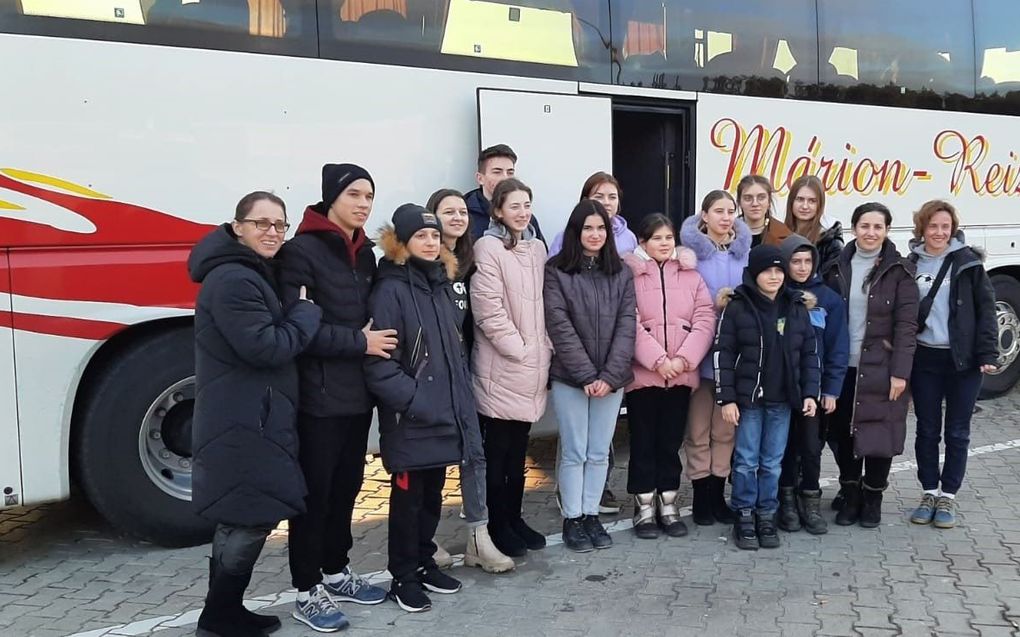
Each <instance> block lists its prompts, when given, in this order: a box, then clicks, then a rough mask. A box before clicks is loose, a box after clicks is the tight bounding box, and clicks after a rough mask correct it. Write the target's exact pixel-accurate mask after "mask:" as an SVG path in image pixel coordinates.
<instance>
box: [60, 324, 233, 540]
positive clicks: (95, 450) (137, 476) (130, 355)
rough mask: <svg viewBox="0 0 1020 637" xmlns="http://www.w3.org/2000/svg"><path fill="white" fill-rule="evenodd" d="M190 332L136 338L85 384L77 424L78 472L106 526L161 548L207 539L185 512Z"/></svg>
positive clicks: (206, 529)
mask: <svg viewBox="0 0 1020 637" xmlns="http://www.w3.org/2000/svg"><path fill="white" fill-rule="evenodd" d="M194 352H195V345H194V332H193V330H191V329H183V328H182V329H174V330H168V331H166V332H162V333H159V334H156V335H154V336H151V337H147V338H144V339H141V340H139V341H137V342H136V343H134V344H133V345H132V346H131V347H130V348H128V349H127V350H125V351H124V352H122V353H121V354H120V355H119V356H117V357H116V358H115V359H113V360H111V361H109V362H108V364H107V365H106V367H105V369H103V370H102V371H101V375H100V377H99V378H97V379H96V380H95V381H94V382H92V383H91V384H90V389H89V393H88V395H87V396H85V397H84V402H83V403H81V404H82V405H83V409H82V412H81V417H80V419H79V421H78V423H77V424H78V430H77V436H76V442H77V448H76V449H75V451H76V453H77V456H76V466H77V469H78V477H79V479H80V481H81V483H82V486H83V488H84V490H85V493H86V494H87V495H88V497H89V499H90V500H91V501H92V504H93V505H94V506H95V507H96V509H98V510H99V512H100V513H102V514H103V516H104V517H106V519H107V520H109V521H110V522H111V523H112V524H113V525H114V526H116V527H118V528H119V529H121V530H124V531H126V532H128V533H130V534H132V535H136V536H138V537H141V538H144V539H146V540H150V541H152V542H155V543H157V544H161V545H163V546H175V547H176V546H193V545H195V544H202V543H204V542H207V541H208V540H209V538H210V537H211V536H212V529H213V524H212V523H211V522H209V521H207V520H203V519H202V518H200V517H198V516H197V515H195V513H194V512H193V511H192V509H191V417H192V412H193V410H194V403H195V376H194V374H195V354H194Z"/></svg>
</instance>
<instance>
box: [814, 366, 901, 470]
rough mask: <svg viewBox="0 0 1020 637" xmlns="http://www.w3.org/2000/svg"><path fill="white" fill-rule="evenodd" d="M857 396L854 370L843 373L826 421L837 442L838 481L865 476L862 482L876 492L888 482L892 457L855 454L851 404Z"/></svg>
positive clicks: (849, 369) (852, 406)
mask: <svg viewBox="0 0 1020 637" xmlns="http://www.w3.org/2000/svg"><path fill="white" fill-rule="evenodd" d="M856 395H857V368H855V367H850V368H847V370H846V380H844V381H843V391H842V392H841V393H840V395H839V400H838V401H837V402H836V411H835V412H833V414H832V416H831V418H830V419H829V429H830V435H831V436H832V438H833V439H834V440H835V442H836V464H838V465H839V481H840V482H852V481H856V480H860V479H861V475H862V474H863V476H864V482H865V483H867V485H868V486H870V487H874V488H876V489H884V488H885V487H886V485H887V484H888V483H889V469H890V468H891V467H892V458H877V457H873V456H868V457H865V458H858V457H856V456H855V455H854V438H853V426H852V424H851V421H852V420H853V413H854V401H855V400H856Z"/></svg>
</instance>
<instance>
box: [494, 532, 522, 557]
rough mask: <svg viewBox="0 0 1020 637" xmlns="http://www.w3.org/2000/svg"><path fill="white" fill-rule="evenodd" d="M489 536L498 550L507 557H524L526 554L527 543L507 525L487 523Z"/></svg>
mask: <svg viewBox="0 0 1020 637" xmlns="http://www.w3.org/2000/svg"><path fill="white" fill-rule="evenodd" d="M489 537H490V538H491V539H492V543H493V544H495V545H496V548H498V549H499V552H500V553H502V554H503V555H506V556H507V557H524V556H525V555H527V554H528V545H527V544H525V543H524V540H523V539H521V536H519V535H517V533H515V532H514V530H513V529H511V528H510V527H509V526H493V525H492V524H489Z"/></svg>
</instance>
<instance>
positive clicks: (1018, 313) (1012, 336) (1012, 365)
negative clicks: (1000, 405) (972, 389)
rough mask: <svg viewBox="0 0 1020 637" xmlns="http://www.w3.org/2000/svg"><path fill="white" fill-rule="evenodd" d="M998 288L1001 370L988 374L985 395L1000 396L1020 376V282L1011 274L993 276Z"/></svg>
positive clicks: (996, 293)
mask: <svg viewBox="0 0 1020 637" xmlns="http://www.w3.org/2000/svg"><path fill="white" fill-rule="evenodd" d="M992 286H994V287H995V298H996V302H995V319H996V324H997V325H998V348H999V360H998V362H997V365H998V367H999V369H998V370H997V371H996V372H994V373H992V374H986V375H985V378H984V383H983V384H982V386H981V397H982V398H994V397H996V396H1001V395H1003V394H1005V393H1006V392H1008V391H1009V390H1010V389H1012V388H1013V385H1015V384H1016V382H1017V380H1018V379H1020V360H1018V359H1020V282H1018V281H1017V280H1016V279H1014V278H1013V277H1011V276H1009V275H1005V274H996V275H994V276H992Z"/></svg>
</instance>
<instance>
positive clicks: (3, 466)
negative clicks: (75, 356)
mask: <svg viewBox="0 0 1020 637" xmlns="http://www.w3.org/2000/svg"><path fill="white" fill-rule="evenodd" d="M10 289H11V270H10V264H9V263H8V257H7V250H0V491H2V492H3V500H0V503H2V506H0V508H3V507H9V506H18V505H19V504H21V502H22V499H21V498H22V489H21V457H20V456H21V443H20V436H19V435H18V403H17V394H16V393H15V388H14V320H13V317H12V316H11V295H10V292H9V290H10Z"/></svg>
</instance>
